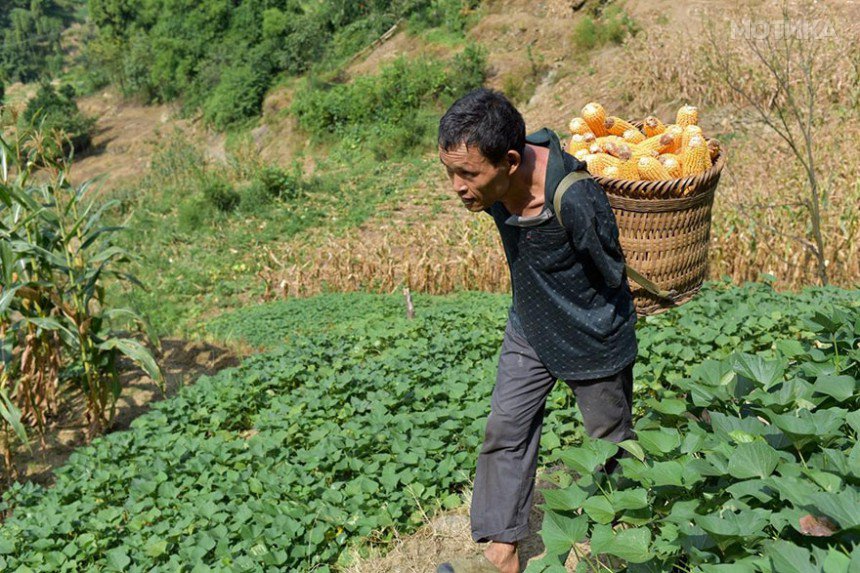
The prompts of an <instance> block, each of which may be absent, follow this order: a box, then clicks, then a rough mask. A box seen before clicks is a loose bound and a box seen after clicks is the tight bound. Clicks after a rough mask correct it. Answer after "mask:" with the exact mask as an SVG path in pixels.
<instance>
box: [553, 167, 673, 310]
mask: <svg viewBox="0 0 860 573" xmlns="http://www.w3.org/2000/svg"><path fill="white" fill-rule="evenodd" d="M589 178H591V174H590V173H589V172H588V171H585V170H582V171H571V172H570V173H568V174H567V175H565V176H564V178H563V179H562V180H561V182H559V184H558V187H556V188H555V194H554V195H553V197H552V206H553V207H554V208H555V209H554V210H555V216H556V218H557V219H558V222H559V224H560V225H561V226H562V227H564V222H563V221H562V219H561V198H562V197H563V196H564V194H565V192H566V191H567V190H568V189H570V187H571V185H573V184H574V183H576V182H577V181H581V180H583V179H589ZM624 268H625V269H627V276H628V277H630V278H631V279H633V280H634V281H636V282H637V283H639V284H640V285H641V286H642V288H644V289H645V290H646V291H648V292H650V293H651V294H653V295H655V296H659V297H660V298H665V299H669V300H673V295H674V294H675V293H674V292H670V291H665V290H662V289H661V288H660V287H659V286H657V285H656V284H655V283H654V282H653V281H650V280H648V279H647V278H645V277H644V276H642V273H640V272H639V271H637V270H635V269H632V268H631V267H630V265H628V264H626V263H625V264H624Z"/></svg>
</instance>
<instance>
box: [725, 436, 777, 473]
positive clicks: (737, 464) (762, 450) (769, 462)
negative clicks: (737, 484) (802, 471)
mask: <svg viewBox="0 0 860 573" xmlns="http://www.w3.org/2000/svg"><path fill="white" fill-rule="evenodd" d="M779 459H780V458H779V453H778V452H777V451H776V450H775V449H773V448H772V447H770V446H769V445H767V444H766V443H765V442H763V441H755V442H749V443H744V444H740V445H738V447H737V448H735V451H734V454H732V456H731V457H729V474H730V475H732V476H733V477H736V478H738V479H747V478H753V477H758V478H766V477H768V476H769V475H770V474H772V473H773V470H775V469H776V466H777V464H778V463H779Z"/></svg>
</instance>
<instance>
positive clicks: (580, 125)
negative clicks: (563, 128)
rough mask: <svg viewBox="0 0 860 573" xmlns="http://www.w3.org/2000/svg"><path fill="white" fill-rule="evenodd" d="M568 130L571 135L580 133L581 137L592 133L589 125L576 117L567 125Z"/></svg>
mask: <svg viewBox="0 0 860 573" xmlns="http://www.w3.org/2000/svg"><path fill="white" fill-rule="evenodd" d="M567 129H568V131H570V133H571V134H577V133H578V134H579V135H585V134H586V133H591V128H590V127H588V124H587V123H585V120H584V119H582V118H581V117H574V118H573V119H572V120H570V123H569V124H567Z"/></svg>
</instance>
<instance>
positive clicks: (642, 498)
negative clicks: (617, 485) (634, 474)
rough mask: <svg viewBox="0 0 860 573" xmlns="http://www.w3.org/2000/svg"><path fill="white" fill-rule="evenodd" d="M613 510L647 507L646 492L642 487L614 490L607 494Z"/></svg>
mask: <svg viewBox="0 0 860 573" xmlns="http://www.w3.org/2000/svg"><path fill="white" fill-rule="evenodd" d="M609 500H610V502H611V503H612V509H613V510H614V511H615V512H620V511H624V510H625V509H642V508H644V507H648V493H647V492H646V491H645V490H644V489H643V488H641V487H640V488H636V489H625V490H616V491H614V492H612V493H611V494H610V496H609Z"/></svg>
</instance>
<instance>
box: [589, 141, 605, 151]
mask: <svg viewBox="0 0 860 573" xmlns="http://www.w3.org/2000/svg"><path fill="white" fill-rule="evenodd" d="M588 152H589V153H603V146H602V145H600V144H599V143H596V142H595V143H592V144H591V145H589V146H588Z"/></svg>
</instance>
